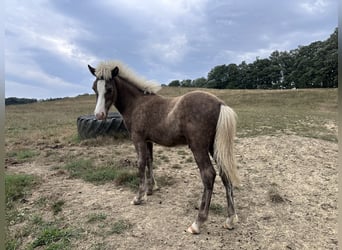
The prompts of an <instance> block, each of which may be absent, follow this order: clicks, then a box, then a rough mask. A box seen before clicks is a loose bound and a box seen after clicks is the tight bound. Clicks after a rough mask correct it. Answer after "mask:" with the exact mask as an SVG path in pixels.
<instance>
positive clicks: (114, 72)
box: [112, 66, 119, 79]
mask: <svg viewBox="0 0 342 250" xmlns="http://www.w3.org/2000/svg"><path fill="white" fill-rule="evenodd" d="M118 74H119V68H118V66H116V67H115V68H114V69H113V70H112V79H113V78H114V77H116V76H117V75H118Z"/></svg>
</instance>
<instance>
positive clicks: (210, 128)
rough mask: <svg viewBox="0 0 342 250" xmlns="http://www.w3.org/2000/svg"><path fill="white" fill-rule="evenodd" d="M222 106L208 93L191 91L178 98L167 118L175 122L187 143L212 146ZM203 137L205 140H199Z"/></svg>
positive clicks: (217, 99) (220, 101)
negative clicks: (201, 143) (192, 142)
mask: <svg viewBox="0 0 342 250" xmlns="http://www.w3.org/2000/svg"><path fill="white" fill-rule="evenodd" d="M223 104H224V103H223V101H222V100H220V99H219V98H217V97H216V96H214V95H212V94H210V93H207V92H204V91H193V92H189V93H187V94H185V95H183V96H181V97H179V98H178V100H177V102H176V103H175V104H174V107H173V109H172V110H171V112H170V113H169V114H168V116H170V117H172V119H173V121H175V120H177V122H176V123H177V124H178V128H179V131H180V132H181V133H182V134H183V135H184V136H185V137H186V138H187V142H188V143H189V142H191V141H197V142H200V141H201V142H203V143H205V144H212V142H213V140H214V138H215V134H216V125H217V120H218V117H219V114H220V107H221V105H223ZM203 137H204V138H206V140H202V139H201V140H200V138H203Z"/></svg>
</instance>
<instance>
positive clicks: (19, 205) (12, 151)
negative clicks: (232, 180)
mask: <svg viewBox="0 0 342 250" xmlns="http://www.w3.org/2000/svg"><path fill="white" fill-rule="evenodd" d="M190 90H191V89H185V88H163V89H162V90H161V91H160V93H159V94H161V95H164V96H170V97H171V96H177V95H181V94H183V93H185V92H187V91H190ZM206 91H209V92H211V93H213V94H215V95H217V96H219V97H220V98H221V99H223V100H224V101H225V102H226V103H227V104H228V105H229V106H231V107H232V108H233V109H234V110H235V111H236V113H237V114H238V129H237V138H236V152H235V153H236V156H237V161H238V168H239V174H240V177H241V180H242V184H241V186H240V187H238V188H237V189H236V191H235V203H236V209H237V213H238V215H239V219H240V221H239V223H238V225H237V227H236V229H234V230H232V231H228V230H225V229H223V227H222V225H223V222H224V220H225V217H226V203H225V193H224V188H223V185H222V183H221V181H220V178H216V182H215V187H214V194H213V198H212V204H211V208H210V214H209V219H208V221H207V222H206V224H205V225H204V226H203V229H202V232H201V234H200V235H190V234H189V233H187V232H185V230H186V229H187V227H188V226H189V225H190V224H191V223H192V221H193V219H194V218H195V216H196V215H197V212H198V203H199V200H200V196H201V192H202V184H201V180H200V176H199V171H198V169H197V167H196V164H195V161H194V160H193V157H192V155H191V152H190V150H189V149H188V148H187V147H175V148H165V147H161V146H158V145H155V147H154V158H155V161H154V168H155V175H156V178H157V181H158V183H159V186H160V190H158V191H156V192H155V193H154V194H153V195H152V196H149V200H148V201H147V203H145V204H143V205H141V206H133V205H130V201H131V200H132V198H133V197H134V192H135V191H134V190H135V189H136V186H137V178H136V155H135V152H134V148H133V146H132V144H131V142H130V141H129V140H128V139H120V140H114V139H112V138H103V137H101V138H96V139H89V140H80V139H79V138H78V136H77V127H76V119H77V117H78V116H80V115H84V114H91V113H92V112H93V109H94V105H95V97H94V96H93V95H92V96H79V97H76V98H68V99H63V100H58V101H50V102H39V103H34V104H27V105H16V106H7V107H6V126H5V131H6V132H5V133H6V134H5V136H6V142H5V147H6V161H5V166H6V176H5V177H6V203H7V204H6V207H7V210H6V218H7V222H8V228H7V243H6V247H7V249H337V248H338V247H337V185H338V184H337V183H338V181H337V172H338V171H337V151H338V145H337V90H336V89H324V90H323V89H314V90H295V91H294V90H286V91H278V90H253V91H251V90H206Z"/></svg>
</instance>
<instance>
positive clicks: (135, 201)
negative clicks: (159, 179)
mask: <svg viewBox="0 0 342 250" xmlns="http://www.w3.org/2000/svg"><path fill="white" fill-rule="evenodd" d="M141 202H142V200H141V199H137V197H134V199H133V200H132V201H131V204H132V205H140V204H141Z"/></svg>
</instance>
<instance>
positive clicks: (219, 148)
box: [214, 105, 240, 186]
mask: <svg viewBox="0 0 342 250" xmlns="http://www.w3.org/2000/svg"><path fill="white" fill-rule="evenodd" d="M236 117H237V116H236V113H235V112H234V110H233V109H231V108H230V107H228V106H225V105H221V109H220V115H219V118H218V121H217V125H216V135H215V142H214V159H215V161H216V163H217V165H218V167H219V168H220V169H221V170H222V171H223V173H224V174H225V175H226V176H227V178H229V179H230V181H231V182H232V184H233V186H238V185H239V184H240V179H239V176H238V173H237V168H236V161H235V154H234V137H235V132H236Z"/></svg>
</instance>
